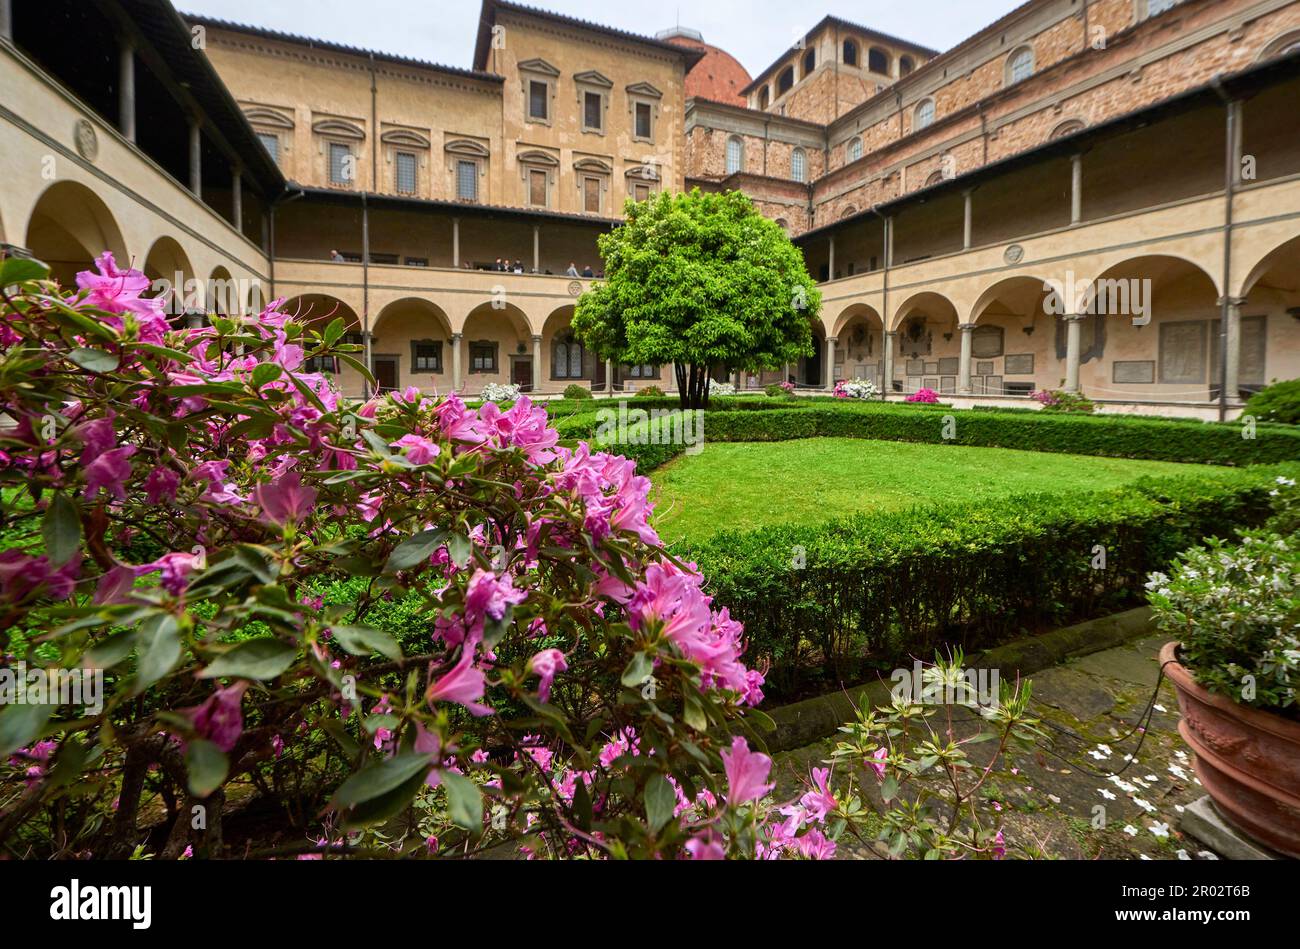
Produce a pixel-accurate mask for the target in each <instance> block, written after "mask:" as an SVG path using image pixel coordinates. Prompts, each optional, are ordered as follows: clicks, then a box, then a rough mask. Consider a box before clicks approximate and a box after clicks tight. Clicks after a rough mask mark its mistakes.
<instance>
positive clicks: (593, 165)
mask: <svg viewBox="0 0 1300 949" xmlns="http://www.w3.org/2000/svg"><path fill="white" fill-rule="evenodd" d="M573 167H574V169H575V170H576V171H595V172H599V173H601V174H605V175H608V174H609V173H610V172H611V171H613V169H612V168H610V166H609V165H608V164H606V163H605V162H603V161H601V160H600V159H599V158H579V159H578V160H577V161H575V162H574V163H573Z"/></svg>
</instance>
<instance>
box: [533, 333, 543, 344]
mask: <svg viewBox="0 0 1300 949" xmlns="http://www.w3.org/2000/svg"><path fill="white" fill-rule="evenodd" d="M541 341H542V334H541V333H534V334H533V342H534V343H540V342H541Z"/></svg>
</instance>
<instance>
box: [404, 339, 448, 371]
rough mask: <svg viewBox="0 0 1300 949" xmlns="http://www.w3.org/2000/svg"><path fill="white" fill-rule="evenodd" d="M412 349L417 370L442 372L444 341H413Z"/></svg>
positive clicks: (414, 365)
mask: <svg viewBox="0 0 1300 949" xmlns="http://www.w3.org/2000/svg"><path fill="white" fill-rule="evenodd" d="M411 349H412V351H413V358H412V360H411V363H412V366H413V368H414V369H415V371H416V372H442V343H435V342H424V343H412V344H411Z"/></svg>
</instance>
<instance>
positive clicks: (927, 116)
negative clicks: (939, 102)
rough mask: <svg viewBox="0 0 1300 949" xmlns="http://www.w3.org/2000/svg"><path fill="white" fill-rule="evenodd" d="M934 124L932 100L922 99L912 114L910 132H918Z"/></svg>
mask: <svg viewBox="0 0 1300 949" xmlns="http://www.w3.org/2000/svg"><path fill="white" fill-rule="evenodd" d="M933 124H934V100H933V99H922V100H921V101H920V102H918V103H917V104H916V110H915V111H914V112H913V113H912V131H913V132H919V131H921V129H923V128H928V127H929V126H931V125H933Z"/></svg>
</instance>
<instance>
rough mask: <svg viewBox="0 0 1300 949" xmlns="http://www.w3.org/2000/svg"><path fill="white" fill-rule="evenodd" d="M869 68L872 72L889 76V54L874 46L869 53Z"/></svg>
mask: <svg viewBox="0 0 1300 949" xmlns="http://www.w3.org/2000/svg"><path fill="white" fill-rule="evenodd" d="M867 68H868V69H869V70H871V71H872V72H878V73H880V74H881V75H882V76H888V75H889V54H888V53H886V52H885V51H884V50H883V49H881V48H880V47H879V46H873V47H871V49H869V50H868V51H867Z"/></svg>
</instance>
